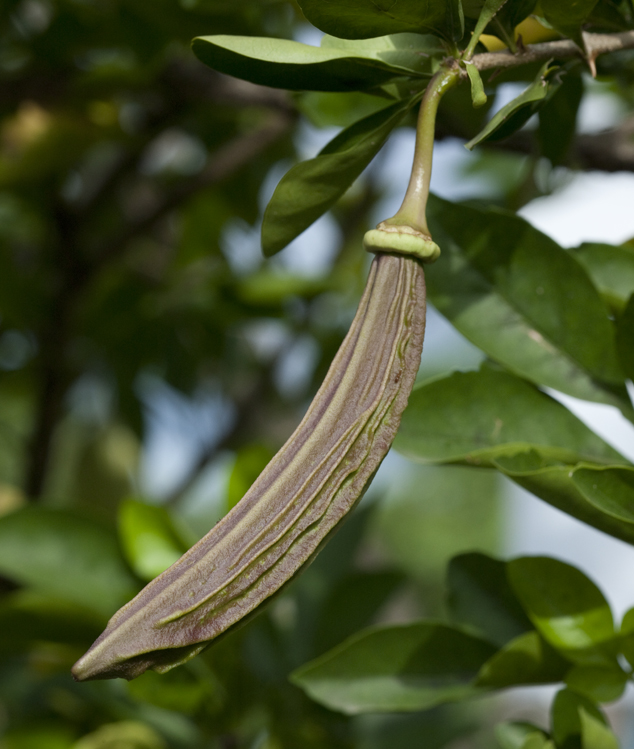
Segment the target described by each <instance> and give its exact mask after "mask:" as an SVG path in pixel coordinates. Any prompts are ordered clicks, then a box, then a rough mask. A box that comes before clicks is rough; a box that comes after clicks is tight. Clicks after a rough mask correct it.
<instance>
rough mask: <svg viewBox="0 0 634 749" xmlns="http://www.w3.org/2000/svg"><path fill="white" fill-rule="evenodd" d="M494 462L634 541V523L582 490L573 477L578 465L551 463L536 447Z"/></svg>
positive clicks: (548, 497) (549, 498) (540, 493)
mask: <svg viewBox="0 0 634 749" xmlns="http://www.w3.org/2000/svg"><path fill="white" fill-rule="evenodd" d="M493 464H494V466H495V467H496V468H497V469H498V470H500V471H502V472H503V473H504V475H506V476H508V477H509V478H510V479H512V480H513V481H515V483H517V484H519V485H520V486H521V487H523V488H524V489H526V490H527V491H529V492H532V493H533V494H535V496H537V497H539V498H540V499H543V500H544V501H545V502H548V503H549V504H551V505H553V507H556V508H557V509H559V510H562V511H563V512H567V513H568V514H569V515H572V517H575V518H577V519H578V520H581V521H582V522H584V523H588V525H592V526H594V527H595V528H598V529H599V530H601V531H603V532H604V533H609V534H610V535H611V536H614V537H615V538H620V539H621V540H622V541H626V542H627V543H630V544H634V525H633V524H632V523H631V522H630V521H627V522H625V521H623V520H621V519H619V518H617V517H615V516H614V513H613V512H612V507H613V503H612V506H611V507H608V508H606V509H610V512H606V511H604V510H603V509H602V508H601V507H600V506H599V505H598V504H596V503H595V502H590V501H588V499H587V498H586V497H585V496H584V495H583V494H582V493H581V491H579V489H578V488H577V486H576V485H575V483H574V481H573V476H574V473H575V471H576V470H577V467H576V466H571V465H567V466H566V465H564V466H548V465H544V460H543V458H542V457H541V456H540V455H539V454H538V453H537V452H535V451H530V452H527V453H519V454H517V455H514V456H512V457H509V456H501V457H499V458H497V459H495V460H494V461H493ZM579 468H583V469H592V468H595V469H598V468H599V467H598V466H594V467H593V466H588V465H584V464H581V465H580V466H579Z"/></svg>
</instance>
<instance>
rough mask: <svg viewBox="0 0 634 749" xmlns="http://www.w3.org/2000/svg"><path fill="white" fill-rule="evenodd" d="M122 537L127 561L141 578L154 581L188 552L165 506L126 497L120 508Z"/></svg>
mask: <svg viewBox="0 0 634 749" xmlns="http://www.w3.org/2000/svg"><path fill="white" fill-rule="evenodd" d="M119 537H120V539H121V546H122V548H123V552H124V554H125V557H126V559H127V561H128V564H129V565H130V566H131V567H132V569H133V570H134V571H135V572H136V574H137V575H138V576H139V577H140V578H141V579H142V580H152V579H153V578H155V577H156V576H157V575H160V574H161V572H164V571H165V570H166V569H167V568H168V567H170V566H171V565H172V564H174V562H175V561H176V560H177V559H180V557H181V556H182V555H183V554H184V553H185V552H186V551H187V549H188V546H187V544H185V543H184V542H183V540H182V538H181V536H180V534H179V533H178V531H177V530H176V528H175V526H174V522H173V520H172V518H171V517H170V515H169V513H168V512H167V510H166V509H165V508H164V507H156V506H155V505H149V504H147V503H146V502H140V501H138V500H135V499H126V500H125V501H123V502H122V503H121V505H120V507H119Z"/></svg>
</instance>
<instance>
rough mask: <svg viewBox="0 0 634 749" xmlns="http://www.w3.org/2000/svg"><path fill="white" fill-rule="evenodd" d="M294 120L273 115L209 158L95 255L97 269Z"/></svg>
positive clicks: (249, 157)
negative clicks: (199, 169)
mask: <svg viewBox="0 0 634 749" xmlns="http://www.w3.org/2000/svg"><path fill="white" fill-rule="evenodd" d="M293 121H294V116H293V115H291V113H289V112H275V113H274V114H272V115H271V117H270V118H269V119H268V121H267V123H266V124H265V125H263V126H262V127H260V128H257V129H255V130H251V131H250V132H248V133H245V134H244V135H238V136H236V137H235V138H234V139H233V140H231V141H229V142H228V143H226V144H225V145H224V146H222V149H221V150H219V151H217V152H216V153H215V154H212V156H210V158H209V160H208V162H207V166H206V167H205V168H204V169H203V170H202V172H200V173H199V174H198V175H197V176H195V177H193V178H192V179H189V180H187V181H186V182H184V183H182V184H181V185H179V186H178V187H176V188H174V189H173V190H172V192H170V193H169V194H168V195H166V196H165V197H164V198H163V199H162V200H161V201H160V202H158V203H157V204H156V205H154V206H153V207H152V208H151V209H150V210H148V211H147V212H146V213H145V214H144V215H142V216H140V217H139V218H137V219H136V220H135V221H132V222H130V223H129V224H128V225H127V226H126V227H125V228H124V229H123V230H122V231H121V233H120V234H119V236H117V237H115V238H113V239H111V240H110V241H108V242H107V244H106V245H105V246H103V247H102V248H101V249H100V250H99V251H98V252H97V256H96V257H97V263H96V265H97V266H98V267H101V266H102V265H103V264H104V263H106V262H110V261H111V260H113V259H115V258H117V257H119V256H120V255H121V253H122V252H123V251H125V248H126V246H127V244H128V243H129V242H130V240H132V239H134V238H135V237H137V236H139V235H140V234H142V233H143V232H145V231H147V230H148V229H149V228H151V227H152V226H153V225H154V224H155V223H156V222H157V221H158V220H159V219H161V218H163V217H164V216H165V215H166V214H168V213H169V212H170V211H173V210H174V209H175V208H177V207H178V206H179V205H181V204H182V203H183V202H185V201H186V200H187V199H188V198H190V197H191V196H192V195H194V194H195V193H197V192H199V191H200V190H204V189H205V188H207V187H211V186H212V185H215V184H217V183H218V182H221V181H222V180H224V179H227V178H228V177H229V176H231V175H232V174H234V173H236V172H237V171H239V170H240V169H242V168H243V167H244V166H246V165H247V164H248V163H249V162H250V161H252V160H253V159H254V158H255V157H256V156H258V154H260V153H261V152H262V151H264V150H266V149H267V148H268V147H269V146H270V145H272V144H273V143H275V141H277V140H278V139H279V138H280V137H281V136H282V135H284V134H285V133H286V132H287V131H288V130H289V128H290V127H291V125H292V123H293Z"/></svg>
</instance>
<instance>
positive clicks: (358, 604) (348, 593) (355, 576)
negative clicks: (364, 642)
mask: <svg viewBox="0 0 634 749" xmlns="http://www.w3.org/2000/svg"><path fill="white" fill-rule="evenodd" d="M404 581H405V576H404V575H403V574H401V573H399V572H387V571H386V572H356V573H352V574H350V575H346V576H345V577H344V578H342V579H341V580H339V581H337V583H336V584H335V585H334V586H333V587H332V588H331V589H330V591H329V593H328V596H327V597H326V599H325V601H324V602H323V604H322V606H321V608H320V611H319V616H318V618H317V629H316V636H315V652H316V653H323V652H325V651H326V650H328V649H330V648H332V647H334V646H335V645H338V644H339V643H340V642H342V641H343V640H344V639H345V638H346V637H350V636H351V635H353V634H354V633H355V632H357V631H358V630H359V629H360V628H361V627H365V626H367V625H368V624H370V623H371V622H372V619H373V617H374V616H375V615H376V613H377V611H378V610H379V609H380V608H381V606H383V604H384V603H385V602H386V601H387V599H388V598H389V597H390V596H391V595H392V594H393V593H394V592H395V591H396V590H397V588H398V587H400V586H401V585H402V584H403V582H404Z"/></svg>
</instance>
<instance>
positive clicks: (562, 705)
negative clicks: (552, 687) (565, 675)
mask: <svg viewBox="0 0 634 749" xmlns="http://www.w3.org/2000/svg"><path fill="white" fill-rule="evenodd" d="M583 712H585V713H586V714H587V715H590V716H592V717H593V718H594V719H595V720H596V721H598V722H599V723H601V724H602V725H606V720H605V718H604V717H603V715H602V714H601V711H600V710H599V708H598V707H597V706H596V705H595V704H594V703H593V702H592V701H591V700H589V699H588V698H587V697H584V696H583V695H581V694H577V693H576V692H573V691H572V690H570V689H562V690H561V691H560V692H557V694H556V695H555V699H554V700H553V704H552V707H551V714H552V727H553V728H552V731H553V739H554V740H555V743H556V744H557V746H558V747H562V749H568V747H571V748H572V747H578V746H579V744H580V741H579V739H580V738H581V733H582V717H581V716H582V714H583ZM602 749H603V748H602Z"/></svg>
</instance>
